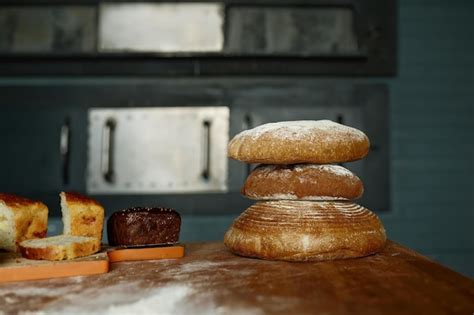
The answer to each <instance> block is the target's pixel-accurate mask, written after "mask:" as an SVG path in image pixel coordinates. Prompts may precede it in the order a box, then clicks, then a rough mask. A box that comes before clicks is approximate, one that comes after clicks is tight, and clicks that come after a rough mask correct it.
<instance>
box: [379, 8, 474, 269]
mask: <svg viewBox="0 0 474 315" xmlns="http://www.w3.org/2000/svg"><path fill="white" fill-rule="evenodd" d="M398 21H399V23H398V25H399V27H398V29H399V36H398V38H399V42H398V47H399V66H398V75H397V77H396V78H395V79H393V80H390V87H391V88H390V93H391V102H390V103H391V108H392V109H391V115H390V116H391V140H392V146H391V148H392V154H391V156H392V159H391V160H392V161H391V163H392V188H393V189H392V200H393V209H394V213H393V214H392V217H387V218H384V219H385V221H387V223H386V224H387V225H388V228H389V236H390V237H391V238H392V239H395V240H397V241H399V242H401V243H403V244H406V245H408V246H410V247H413V248H414V249H417V250H419V251H421V252H422V253H424V254H427V255H430V256H432V257H433V258H435V259H438V260H440V261H441V262H444V263H446V264H448V265H450V266H452V267H453V268H455V269H458V270H460V271H463V272H465V273H468V274H470V275H471V276H474V202H473V198H474V197H473V196H474V184H473V178H474V172H473V168H474V166H473V165H474V155H473V152H474V138H473V137H474V116H473V108H474V1H468V0H465V1H459V0H458V1H440V0H431V1H427V0H416V1H414V0H400V1H399V20H398Z"/></svg>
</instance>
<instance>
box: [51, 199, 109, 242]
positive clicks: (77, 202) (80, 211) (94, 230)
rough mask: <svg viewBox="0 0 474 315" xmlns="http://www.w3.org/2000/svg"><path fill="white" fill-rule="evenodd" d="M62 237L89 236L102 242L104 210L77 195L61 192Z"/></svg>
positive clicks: (97, 204)
mask: <svg viewBox="0 0 474 315" xmlns="http://www.w3.org/2000/svg"><path fill="white" fill-rule="evenodd" d="M60 196H61V212H62V218H63V225H64V232H63V234H64V235H75V236H90V237H95V238H97V239H98V240H99V241H100V240H102V229H103V225H104V208H103V207H102V206H101V205H100V204H99V203H98V202H97V201H95V200H93V199H90V198H88V197H85V196H82V195H80V194H78V193H72V192H61V194H60Z"/></svg>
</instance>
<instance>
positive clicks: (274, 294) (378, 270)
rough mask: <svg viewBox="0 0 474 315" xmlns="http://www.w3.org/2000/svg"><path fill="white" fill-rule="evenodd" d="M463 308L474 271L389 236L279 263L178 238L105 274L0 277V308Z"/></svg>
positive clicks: (471, 305)
mask: <svg viewBox="0 0 474 315" xmlns="http://www.w3.org/2000/svg"><path fill="white" fill-rule="evenodd" d="M2 311H3V312H4V313H5V314H16V313H20V312H23V311H41V312H44V313H49V312H58V313H89V312H92V313H100V314H134V315H138V314H430V315H431V314H468V315H472V314H473V313H474V281H473V280H471V279H469V278H467V277H464V276H462V275H460V274H458V273H456V272H454V271H452V270H450V269H448V268H445V267H443V266H441V265H439V264H437V263H435V262H433V261H430V260H428V259H426V258H425V257H423V256H421V255H419V254H417V253H415V252H413V251H411V250H408V249H406V248H404V247H402V246H400V245H397V244H395V243H393V242H388V244H387V246H386V248H385V250H384V251H383V252H382V253H379V254H377V255H373V256H370V257H365V258H360V259H350V260H339V261H328V262H315V263H287V262H276V261H264V260H258V259H249V258H242V257H237V256H234V255H232V254H231V253H230V252H228V251H227V250H226V249H225V247H224V246H223V245H222V244H221V243H205V244H190V245H186V257H185V258H182V259H178V260H161V261H147V262H122V263H116V264H113V265H112V267H111V271H110V272H109V273H108V274H104V275H99V276H88V277H74V278H63V279H50V280H41V281H29V282H22V283H6V284H2V285H0V313H2Z"/></svg>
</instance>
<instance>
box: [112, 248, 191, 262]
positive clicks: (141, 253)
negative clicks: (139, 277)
mask: <svg viewBox="0 0 474 315" xmlns="http://www.w3.org/2000/svg"><path fill="white" fill-rule="evenodd" d="M107 254H108V255H109V261H110V262H111V263H115V262H121V261H137V260H157V259H172V258H181V257H183V256H184V247H183V246H180V245H174V246H165V247H147V248H128V249H120V248H119V249H114V248H112V249H111V250H109V251H108V252H107Z"/></svg>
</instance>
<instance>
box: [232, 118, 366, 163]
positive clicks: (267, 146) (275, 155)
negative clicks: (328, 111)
mask: <svg viewBox="0 0 474 315" xmlns="http://www.w3.org/2000/svg"><path fill="white" fill-rule="evenodd" d="M368 152H369V139H368V138H367V136H366V135H365V134H364V133H363V132H362V131H360V130H357V129H355V128H351V127H348V126H344V125H341V124H338V123H335V122H332V121H330V120H317V121H314V120H301V121H284V122H278V123H269V124H265V125H261V126H258V127H256V128H253V129H250V130H246V131H243V132H241V133H239V134H238V135H236V136H235V137H234V138H233V139H232V140H231V141H230V142H229V147H228V155H229V157H230V158H232V159H235V160H239V161H242V162H246V163H262V164H296V163H315V164H330V163H342V162H349V161H355V160H358V159H361V158H363V157H364V156H366V155H367V153H368Z"/></svg>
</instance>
